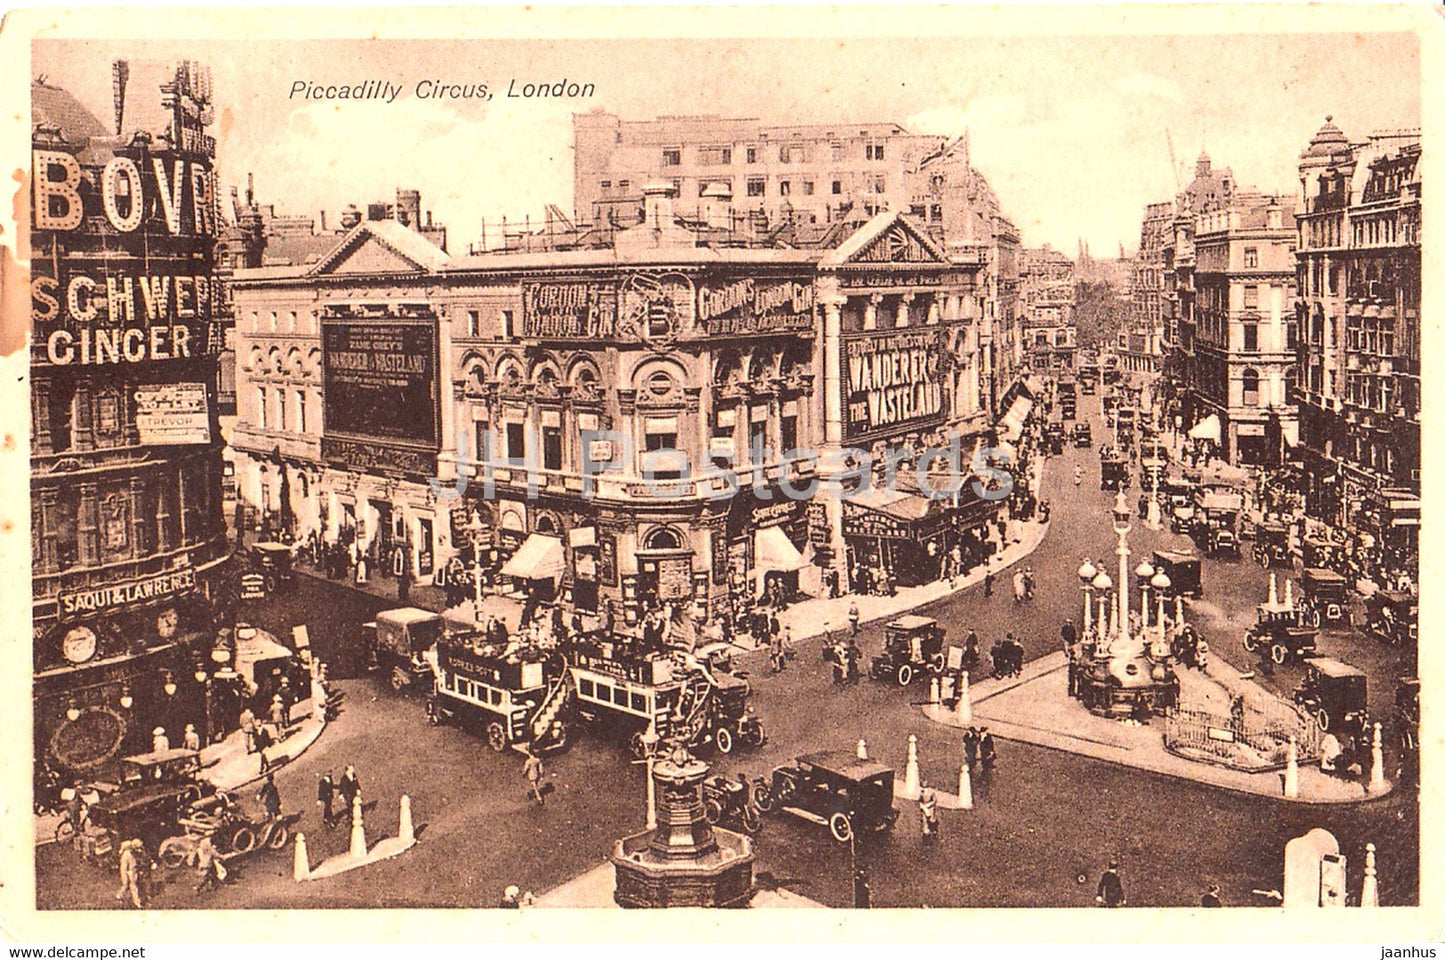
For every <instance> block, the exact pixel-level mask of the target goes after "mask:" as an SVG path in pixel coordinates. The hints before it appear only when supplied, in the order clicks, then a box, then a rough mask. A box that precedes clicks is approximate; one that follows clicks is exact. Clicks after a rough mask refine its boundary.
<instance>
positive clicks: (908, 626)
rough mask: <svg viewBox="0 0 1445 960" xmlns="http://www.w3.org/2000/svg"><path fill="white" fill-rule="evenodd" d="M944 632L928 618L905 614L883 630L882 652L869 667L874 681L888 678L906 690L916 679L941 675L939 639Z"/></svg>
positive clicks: (940, 646)
mask: <svg viewBox="0 0 1445 960" xmlns="http://www.w3.org/2000/svg"><path fill="white" fill-rule="evenodd" d="M946 633H947V631H945V630H944V628H943V627H941V626H940V625H939V623H938V621H937V620H934V619H933V618H932V617H920V616H915V615H912V614H909V615H908V616H903V617H899V618H898V619H897V620H893V621H891V622H890V623H888V624H887V625H886V626H884V628H883V652H882V653H880V654H878V655H877V656H875V657H874V658H873V660H872V662H871V664H870V665H869V668H868V675H869V676H870V677H872V678H873V679H874V680H883V679H886V678H890V677H891V678H892V679H894V680H896V681H897V682H898V685H899V686H900V687H906V686H908V685H909V684H910V683H912V682H913V680H914V678H915V677H919V676H924V675H928V676H934V677H936V676H939V675H941V674H942V673H943V666H944V658H943V638H944V636H945V634H946Z"/></svg>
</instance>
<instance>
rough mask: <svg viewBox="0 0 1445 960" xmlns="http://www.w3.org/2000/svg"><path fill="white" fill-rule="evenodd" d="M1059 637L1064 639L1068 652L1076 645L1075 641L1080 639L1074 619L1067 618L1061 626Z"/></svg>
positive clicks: (1065, 650)
mask: <svg viewBox="0 0 1445 960" xmlns="http://www.w3.org/2000/svg"><path fill="white" fill-rule="evenodd" d="M1059 639H1061V640H1063V641H1064V652H1065V653H1067V652H1068V651H1069V650H1070V649H1072V648H1073V646H1074V641H1076V640H1078V639H1079V635H1078V633H1077V632H1076V631H1075V630H1074V621H1072V620H1065V621H1064V625H1063V626H1062V627H1060V628H1059Z"/></svg>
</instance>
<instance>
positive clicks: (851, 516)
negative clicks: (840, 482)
mask: <svg viewBox="0 0 1445 960" xmlns="http://www.w3.org/2000/svg"><path fill="white" fill-rule="evenodd" d="M949 503H950V501H948V500H930V499H929V498H927V497H923V496H920V495H918V494H916V493H902V492H900V491H898V490H888V489H884V488H881V487H869V488H868V490H866V491H864V492H862V493H859V494H856V495H854V496H850V497H848V498H846V499H845V500H844V501H843V532H844V534H846V535H848V536H868V537H883V538H886V539H892V540H921V539H924V538H926V537H928V536H931V535H933V534H934V533H936V532H937V529H938V528H939V527H940V526H941V525H942V524H943V523H944V522H945V520H946V514H947V511H948V506H949Z"/></svg>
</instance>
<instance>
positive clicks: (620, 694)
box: [612, 687, 627, 707]
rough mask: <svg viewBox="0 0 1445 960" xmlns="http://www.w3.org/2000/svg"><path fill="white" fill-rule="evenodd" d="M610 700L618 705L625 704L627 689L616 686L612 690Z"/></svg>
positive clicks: (622, 705) (623, 705)
mask: <svg viewBox="0 0 1445 960" xmlns="http://www.w3.org/2000/svg"><path fill="white" fill-rule="evenodd" d="M612 702H613V703H615V704H617V705H618V706H619V707H625V706H627V691H626V690H625V689H623V688H622V687H618V688H617V689H616V690H614V691H612Z"/></svg>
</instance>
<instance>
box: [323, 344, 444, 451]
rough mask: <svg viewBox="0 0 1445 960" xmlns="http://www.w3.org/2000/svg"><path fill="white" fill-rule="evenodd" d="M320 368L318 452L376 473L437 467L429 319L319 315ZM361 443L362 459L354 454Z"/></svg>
mask: <svg viewBox="0 0 1445 960" xmlns="http://www.w3.org/2000/svg"><path fill="white" fill-rule="evenodd" d="M321 371H322V373H321V377H322V384H323V388H324V397H325V400H324V402H323V415H324V422H325V424H326V427H325V434H324V435H323V436H322V456H323V457H324V458H326V459H327V460H328V461H336V462H338V463H339V464H341V465H343V466H346V467H349V468H352V469H366V470H377V471H378V472H381V473H399V474H405V475H416V474H429V473H431V472H433V471H434V470H435V464H436V452H437V450H438V449H439V437H440V434H441V429H440V418H441V407H440V403H439V395H440V393H439V388H438V385H437V329H436V321H435V320H434V319H424V320H402V319H397V318H386V319H377V320H372V319H367V318H362V317H343V318H335V319H326V320H323V321H322V325H321ZM362 451H367V453H368V455H367V456H366V460H367V462H366V463H356V462H353V461H354V460H355V459H356V457H357V454H358V453H360V452H362ZM374 452H384V453H385V454H386V455H385V456H373V455H371V453H374Z"/></svg>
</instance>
